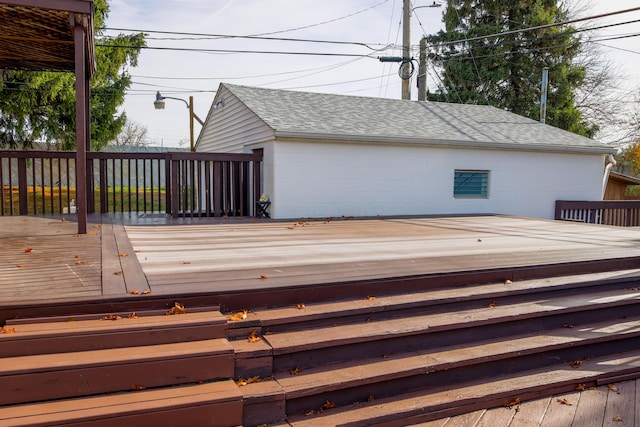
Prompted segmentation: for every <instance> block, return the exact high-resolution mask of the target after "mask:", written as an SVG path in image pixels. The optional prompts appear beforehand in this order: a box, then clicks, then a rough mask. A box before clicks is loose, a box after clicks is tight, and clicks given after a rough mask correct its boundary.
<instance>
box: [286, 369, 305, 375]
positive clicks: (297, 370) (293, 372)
mask: <svg viewBox="0 0 640 427" xmlns="http://www.w3.org/2000/svg"><path fill="white" fill-rule="evenodd" d="M300 372H302V368H295V369H290V370H289V373H290V374H291V375H298V374H299V373H300Z"/></svg>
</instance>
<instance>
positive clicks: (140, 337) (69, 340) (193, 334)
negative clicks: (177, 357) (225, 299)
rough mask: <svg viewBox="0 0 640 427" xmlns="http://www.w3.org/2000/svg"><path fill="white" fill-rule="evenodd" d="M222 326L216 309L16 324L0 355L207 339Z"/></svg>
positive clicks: (1, 342)
mask: <svg viewBox="0 0 640 427" xmlns="http://www.w3.org/2000/svg"><path fill="white" fill-rule="evenodd" d="M225 325H226V319H225V318H224V317H222V315H220V313H218V312H204V313H186V314H181V315H176V316H149V317H139V318H137V319H129V318H126V317H123V318H122V319H119V320H116V321H112V320H83V321H77V322H75V321H70V322H51V323H34V324H19V325H15V326H12V328H15V333H14V334H1V335H0V354H2V355H3V356H5V357H9V356H21V355H27V354H43V353H44V354H46V353H63V352H68V351H83V350H96V349H103V348H113V347H127V346H136V345H150V344H164V343H170V342H181V341H190V340H200V339H211V338H218V337H220V336H224V328H225Z"/></svg>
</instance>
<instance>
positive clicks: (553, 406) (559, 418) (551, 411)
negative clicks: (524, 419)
mask: <svg viewBox="0 0 640 427" xmlns="http://www.w3.org/2000/svg"><path fill="white" fill-rule="evenodd" d="M579 401H580V392H578V391H574V392H571V393H565V394H560V395H555V396H552V397H551V401H550V402H549V407H548V408H547V412H546V413H545V414H544V419H543V420H542V423H541V426H542V427H565V426H570V425H571V424H572V423H573V419H574V418H575V414H576V410H577V408H578V403H579ZM563 402H566V403H563ZM567 403H568V404H567Z"/></svg>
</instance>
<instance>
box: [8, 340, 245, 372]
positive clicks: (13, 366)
mask: <svg viewBox="0 0 640 427" xmlns="http://www.w3.org/2000/svg"><path fill="white" fill-rule="evenodd" d="M215 354H218V355H223V354H225V355H233V347H231V344H229V341H227V340H226V339H224V338H217V339H212V340H204V341H189V342H181V343H172V344H158V345H150V346H140V347H126V348H114V349H104V350H90V351H80V352H70V353H57V354H38V355H32V356H19V357H8V358H2V359H1V360H2V364H0V378H1V377H3V376H6V375H19V374H26V373H29V374H34V373H37V372H47V371H55V370H66V369H80V368H92V367H101V366H109V365H116V364H138V363H144V362H150V361H162V360H167V359H179V358H187V357H200V356H212V355H215Z"/></svg>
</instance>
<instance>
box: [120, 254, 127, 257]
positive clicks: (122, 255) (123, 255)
mask: <svg viewBox="0 0 640 427" xmlns="http://www.w3.org/2000/svg"><path fill="white" fill-rule="evenodd" d="M118 256H119V257H125V256H129V254H118Z"/></svg>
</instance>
